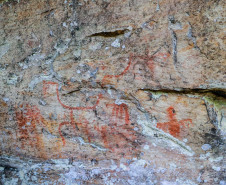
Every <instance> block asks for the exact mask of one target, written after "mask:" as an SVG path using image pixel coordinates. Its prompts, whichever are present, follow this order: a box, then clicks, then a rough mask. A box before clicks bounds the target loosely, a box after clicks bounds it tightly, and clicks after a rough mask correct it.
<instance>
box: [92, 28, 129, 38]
mask: <svg viewBox="0 0 226 185" xmlns="http://www.w3.org/2000/svg"><path fill="white" fill-rule="evenodd" d="M127 31H129V30H128V29H123V30H115V31H106V32H98V33H94V34H92V35H89V36H88V37H107V38H108V37H117V36H120V35H124V34H125V33H126V32H127Z"/></svg>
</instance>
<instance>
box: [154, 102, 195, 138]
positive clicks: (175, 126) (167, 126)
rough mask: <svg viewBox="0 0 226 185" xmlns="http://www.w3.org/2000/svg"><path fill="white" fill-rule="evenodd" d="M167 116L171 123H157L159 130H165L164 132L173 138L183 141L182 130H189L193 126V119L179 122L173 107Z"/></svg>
mask: <svg viewBox="0 0 226 185" xmlns="http://www.w3.org/2000/svg"><path fill="white" fill-rule="evenodd" d="M167 114H168V118H169V122H164V123H157V128H159V129H161V130H163V131H164V132H168V133H170V134H171V135H172V136H174V137H176V138H178V139H181V130H182V129H186V128H189V126H190V125H191V124H192V120H191V119H183V120H181V121H178V120H177V118H176V111H175V110H174V108H173V107H172V106H170V107H169V108H168V109H167Z"/></svg>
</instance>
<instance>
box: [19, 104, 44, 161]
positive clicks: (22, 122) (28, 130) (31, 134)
mask: <svg viewBox="0 0 226 185" xmlns="http://www.w3.org/2000/svg"><path fill="white" fill-rule="evenodd" d="M20 108H23V110H16V112H15V114H16V122H17V124H18V127H19V139H21V143H22V149H24V148H25V145H27V144H29V145H30V146H31V147H34V148H37V150H38V152H39V154H40V156H41V157H43V158H45V157H46V156H45V152H44V151H43V149H44V143H43V140H42V138H41V137H40V135H39V133H38V130H37V127H36V125H37V124H42V121H41V120H42V116H41V113H40V110H39V109H38V108H37V107H36V106H30V105H28V104H27V105H25V106H23V105H21V106H20Z"/></svg>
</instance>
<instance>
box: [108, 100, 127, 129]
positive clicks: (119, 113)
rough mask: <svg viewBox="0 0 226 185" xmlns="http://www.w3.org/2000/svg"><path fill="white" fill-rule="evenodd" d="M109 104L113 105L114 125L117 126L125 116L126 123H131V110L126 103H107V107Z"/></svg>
mask: <svg viewBox="0 0 226 185" xmlns="http://www.w3.org/2000/svg"><path fill="white" fill-rule="evenodd" d="M108 106H113V109H112V114H111V117H112V118H111V119H112V122H113V124H114V125H116V126H117V122H119V123H120V122H121V120H122V119H123V118H124V122H125V124H126V125H128V124H130V118H129V111H128V107H127V105H126V104H125V103H122V104H120V105H117V104H107V107H108Z"/></svg>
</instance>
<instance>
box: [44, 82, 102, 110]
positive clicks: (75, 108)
mask: <svg viewBox="0 0 226 185" xmlns="http://www.w3.org/2000/svg"><path fill="white" fill-rule="evenodd" d="M43 84H45V85H46V84H50V85H56V94H57V100H58V101H59V103H60V104H61V106H62V107H64V108H65V109H69V110H91V109H95V108H96V107H97V105H98V104H99V102H100V99H101V98H102V94H99V95H98V99H97V101H96V104H95V105H93V106H90V107H71V106H68V105H65V104H64V103H63V102H62V101H61V100H60V95H59V84H58V83H56V82H51V81H48V82H46V81H43Z"/></svg>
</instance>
